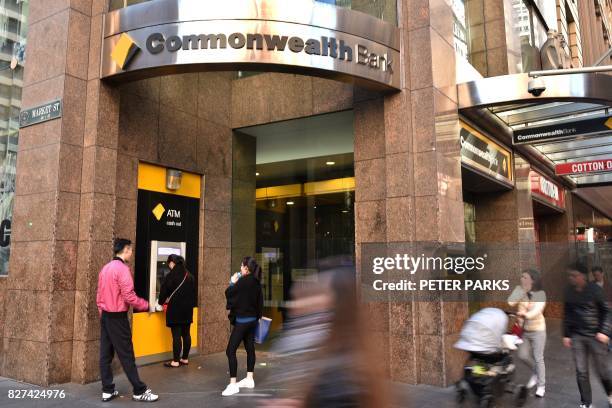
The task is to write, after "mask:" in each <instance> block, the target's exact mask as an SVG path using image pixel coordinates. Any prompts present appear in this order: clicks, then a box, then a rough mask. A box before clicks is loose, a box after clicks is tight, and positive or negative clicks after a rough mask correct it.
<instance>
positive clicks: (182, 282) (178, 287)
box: [159, 255, 197, 368]
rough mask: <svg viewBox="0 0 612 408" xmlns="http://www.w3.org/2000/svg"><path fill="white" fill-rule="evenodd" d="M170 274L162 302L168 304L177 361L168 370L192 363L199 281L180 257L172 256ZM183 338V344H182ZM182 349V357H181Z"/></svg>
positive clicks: (167, 319) (168, 320)
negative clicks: (192, 329) (192, 341)
mask: <svg viewBox="0 0 612 408" xmlns="http://www.w3.org/2000/svg"><path fill="white" fill-rule="evenodd" d="M168 267H169V268H170V273H169V274H168V275H167V276H166V278H165V279H164V283H163V284H162V287H161V289H160V292H159V301H160V302H163V304H165V307H164V308H165V309H166V326H168V327H169V328H170V330H171V331H172V352H173V359H172V361H171V362H166V363H164V365H165V366H166V367H170V368H172V367H180V366H181V365H187V364H189V350H190V349H191V334H190V332H189V330H190V327H191V323H192V322H193V308H194V307H195V306H196V303H197V299H196V292H195V281H194V278H193V275H191V274H190V273H189V271H188V270H187V269H186V268H185V259H183V257H182V256H179V255H170V256H168ZM181 339H182V344H181ZM181 350H182V355H181Z"/></svg>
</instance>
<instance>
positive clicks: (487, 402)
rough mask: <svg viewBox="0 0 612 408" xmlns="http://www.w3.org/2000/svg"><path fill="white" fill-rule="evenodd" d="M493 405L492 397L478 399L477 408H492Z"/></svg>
mask: <svg viewBox="0 0 612 408" xmlns="http://www.w3.org/2000/svg"><path fill="white" fill-rule="evenodd" d="M494 406H495V403H494V402H493V397H491V396H486V397H482V398H481V399H480V403H479V404H478V408H493V407H494Z"/></svg>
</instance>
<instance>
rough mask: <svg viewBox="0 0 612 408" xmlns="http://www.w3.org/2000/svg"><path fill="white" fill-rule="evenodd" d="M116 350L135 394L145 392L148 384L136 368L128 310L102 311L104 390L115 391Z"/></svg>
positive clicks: (101, 359)
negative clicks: (114, 367)
mask: <svg viewBox="0 0 612 408" xmlns="http://www.w3.org/2000/svg"><path fill="white" fill-rule="evenodd" d="M115 352H116V353H117V357H119V361H120V362H121V366H122V367H123V371H124V372H125V375H126V376H127V378H128V380H129V381H130V383H131V384H132V387H133V389H134V394H135V395H140V394H142V393H143V392H145V391H146V390H147V385H146V384H145V383H143V382H142V381H140V377H138V370H137V369H136V358H135V357H134V345H133V344H132V330H131V329H130V322H129V321H128V318H127V312H119V313H110V312H102V317H101V318H100V376H101V377H102V391H103V392H108V393H112V392H113V391H115V384H113V370H112V369H111V362H112V361H113V356H114V355H115Z"/></svg>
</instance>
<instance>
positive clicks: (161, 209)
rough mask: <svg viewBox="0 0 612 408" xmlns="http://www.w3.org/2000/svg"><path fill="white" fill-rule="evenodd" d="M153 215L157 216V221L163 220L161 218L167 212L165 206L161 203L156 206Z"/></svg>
mask: <svg viewBox="0 0 612 408" xmlns="http://www.w3.org/2000/svg"><path fill="white" fill-rule="evenodd" d="M152 212H153V215H154V216H155V218H157V221H159V220H161V217H162V216H163V215H164V213H165V212H166V209H165V208H164V206H163V205H162V204H161V203H159V204H157V205H156V206H155V208H154V209H153V211H152Z"/></svg>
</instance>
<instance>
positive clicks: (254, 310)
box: [225, 274, 263, 324]
mask: <svg viewBox="0 0 612 408" xmlns="http://www.w3.org/2000/svg"><path fill="white" fill-rule="evenodd" d="M225 298H226V299H227V305H226V308H227V309H228V310H229V311H230V312H229V315H228V318H229V319H230V322H231V323H232V324H234V321H235V319H236V316H240V317H256V318H257V319H260V318H261V315H262V313H263V292H262V289H261V283H260V282H259V281H258V280H257V278H255V277H254V276H253V275H252V274H249V275H247V276H244V277H242V278H240V279H238V282H236V283H235V284H233V285H230V286H229V287H228V288H227V289H226V290H225Z"/></svg>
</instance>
